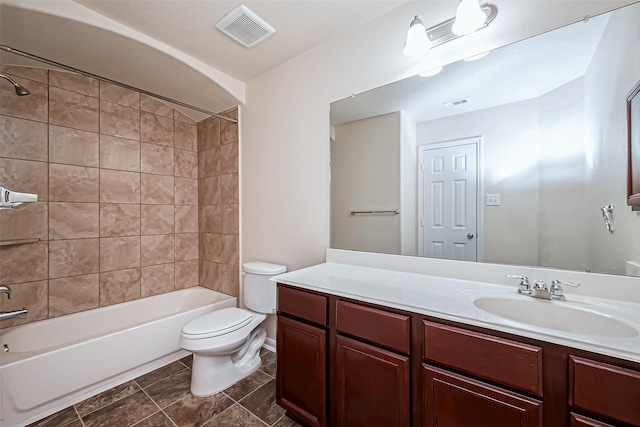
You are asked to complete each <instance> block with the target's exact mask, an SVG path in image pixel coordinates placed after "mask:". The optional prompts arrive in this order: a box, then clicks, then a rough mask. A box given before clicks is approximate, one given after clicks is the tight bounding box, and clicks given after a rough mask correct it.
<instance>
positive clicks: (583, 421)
mask: <svg viewBox="0 0 640 427" xmlns="http://www.w3.org/2000/svg"><path fill="white" fill-rule="evenodd" d="M571 427H613V426H612V425H611V424H605V423H602V422H600V421H596V420H593V419H591V418H587V417H583V416H582V415H578V414H574V413H573V412H572V413H571Z"/></svg>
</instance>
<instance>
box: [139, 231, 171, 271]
mask: <svg viewBox="0 0 640 427" xmlns="http://www.w3.org/2000/svg"><path fill="white" fill-rule="evenodd" d="M174 245H175V242H174V237H173V234H158V235H155V236H141V237H140V265H142V266H145V265H156V264H166V263H170V262H174V261H175V255H174V253H175V252H174Z"/></svg>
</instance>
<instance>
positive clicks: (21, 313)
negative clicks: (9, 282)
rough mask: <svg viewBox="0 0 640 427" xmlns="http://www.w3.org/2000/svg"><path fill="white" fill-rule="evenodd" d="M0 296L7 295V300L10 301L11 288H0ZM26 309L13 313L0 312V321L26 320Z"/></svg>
mask: <svg viewBox="0 0 640 427" xmlns="http://www.w3.org/2000/svg"><path fill="white" fill-rule="evenodd" d="M0 294H7V299H11V288H10V287H8V286H0ZM26 318H27V309H26V308H23V309H22V310H14V311H0V321H2V320H7V319H26Z"/></svg>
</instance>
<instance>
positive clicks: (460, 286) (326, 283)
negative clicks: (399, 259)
mask: <svg viewBox="0 0 640 427" xmlns="http://www.w3.org/2000/svg"><path fill="white" fill-rule="evenodd" d="M276 280H277V281H278V337H277V350H278V352H277V360H278V366H277V402H278V404H279V405H280V406H282V407H283V408H285V409H286V410H287V411H288V412H289V413H290V414H291V415H293V416H294V417H295V418H297V419H299V420H300V421H302V422H303V423H304V424H306V425H309V426H348V427H358V426H367V427H372V426H384V427H396V426H397V427H403V426H425V427H427V426H491V427H499V426H554V427H556V426H558V427H560V426H572V427H575V426H640V336H639V335H638V331H640V304H637V303H635V302H628V301H627V302H624V301H615V302H612V301H610V300H605V299H602V298H597V297H586V296H582V295H579V296H578V295H573V294H570V293H569V292H567V301H566V302H561V301H548V300H547V301H543V300H535V299H534V298H531V297H529V296H524V295H518V294H517V292H516V290H517V287H514V286H504V285H492V284H487V283H482V282H474V281H468V280H460V279H451V278H447V277H437V276H431V275H426V274H416V273H406V272H403V271H392V270H386V269H382V268H372V267H366V266H358V265H347V264H340V263H332V262H327V263H325V264H320V265H317V266H314V267H309V268H306V269H302V270H298V271H295V272H292V273H288V274H285V275H282V276H278V277H277V278H276ZM479 301H480V303H478V302H479ZM487 301H489V302H495V303H496V304H495V307H494V306H492V305H491V304H488V303H487ZM561 304H566V305H565V306H561ZM479 307H483V308H482V309H481V308H479ZM499 307H503V308H502V309H500V308H499ZM509 307H515V309H516V311H517V312H518V314H517V315H515V316H516V317H517V316H521V315H523V313H525V314H526V312H527V311H528V310H532V311H533V312H534V313H535V311H538V310H539V313H540V316H546V317H553V318H554V319H555V320H556V321H558V322H559V323H556V324H554V323H553V321H554V320H552V319H547V320H544V321H542V322H538V321H537V320H532V322H531V324H526V323H524V322H523V321H521V320H522V319H520V318H518V320H517V321H514V320H513V319H510V317H514V316H512V315H514V313H515V312H510V311H509V310H510V308H509ZM550 307H560V308H558V309H557V312H553V311H552V312H549V311H548V309H549V308H550ZM487 310H489V311H487ZM500 310H503V311H500ZM553 310H555V309H553ZM566 310H568V311H566ZM616 310H617V311H616ZM496 313H498V314H499V315H496ZM581 316H582V317H581ZM535 318H536V316H533V317H532V319H535ZM608 322H611V323H608ZM600 328H603V329H600ZM626 328H628V329H626ZM608 331H610V333H609V332H608Z"/></svg>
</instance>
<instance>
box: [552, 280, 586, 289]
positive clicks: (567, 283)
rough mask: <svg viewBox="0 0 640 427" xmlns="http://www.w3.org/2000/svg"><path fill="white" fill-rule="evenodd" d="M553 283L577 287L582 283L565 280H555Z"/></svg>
mask: <svg viewBox="0 0 640 427" xmlns="http://www.w3.org/2000/svg"><path fill="white" fill-rule="evenodd" d="M551 285H567V286H573V287H574V288H577V287H578V286H580V283H575V282H565V281H563V280H554V281H553V282H551Z"/></svg>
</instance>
